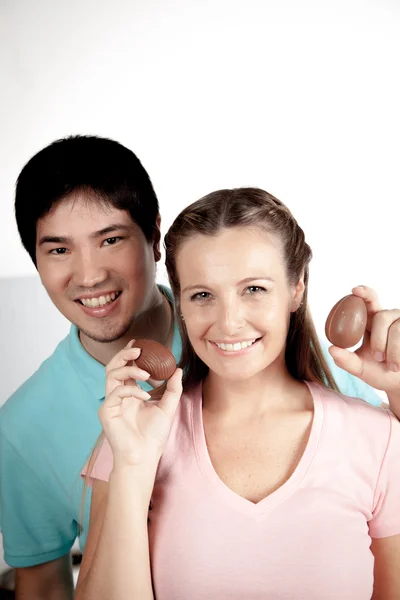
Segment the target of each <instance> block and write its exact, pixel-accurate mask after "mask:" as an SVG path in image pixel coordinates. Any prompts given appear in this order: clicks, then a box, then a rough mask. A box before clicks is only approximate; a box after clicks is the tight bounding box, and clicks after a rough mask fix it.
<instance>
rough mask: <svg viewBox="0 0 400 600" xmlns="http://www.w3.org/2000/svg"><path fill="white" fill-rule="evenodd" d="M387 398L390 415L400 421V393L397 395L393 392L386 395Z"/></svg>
mask: <svg viewBox="0 0 400 600" xmlns="http://www.w3.org/2000/svg"><path fill="white" fill-rule="evenodd" d="M387 397H388V400H389V405H390V409H391V411H392V413H393V414H394V415H395V416H396V417H397V419H398V420H399V421H400V391H399V393H397V394H395V393H394V392H392V393H388V395H387Z"/></svg>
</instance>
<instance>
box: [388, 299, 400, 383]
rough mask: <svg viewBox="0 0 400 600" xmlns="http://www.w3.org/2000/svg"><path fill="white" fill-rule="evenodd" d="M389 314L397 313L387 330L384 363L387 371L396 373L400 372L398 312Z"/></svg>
mask: <svg viewBox="0 0 400 600" xmlns="http://www.w3.org/2000/svg"><path fill="white" fill-rule="evenodd" d="M389 312H391V313H397V319H395V320H394V321H393V322H392V324H391V325H390V328H389V334H388V343H387V347H386V362H387V363H388V366H389V369H390V370H391V371H394V372H395V373H397V372H398V371H399V370H400V311H399V310H396V311H389Z"/></svg>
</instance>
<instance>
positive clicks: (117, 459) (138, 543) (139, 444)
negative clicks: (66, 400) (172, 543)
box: [75, 345, 182, 600]
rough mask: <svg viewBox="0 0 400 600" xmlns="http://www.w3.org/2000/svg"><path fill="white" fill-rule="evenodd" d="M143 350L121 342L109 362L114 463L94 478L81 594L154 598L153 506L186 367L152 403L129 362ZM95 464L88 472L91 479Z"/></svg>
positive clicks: (106, 415) (108, 417)
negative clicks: (150, 527)
mask: <svg viewBox="0 0 400 600" xmlns="http://www.w3.org/2000/svg"><path fill="white" fill-rule="evenodd" d="M128 346H129V345H128ZM139 352H140V351H139V350H138V349H132V348H129V347H126V348H124V350H121V352H119V353H118V354H117V355H116V356H115V357H114V358H113V359H112V361H111V362H110V364H109V365H108V366H107V369H106V372H107V382H106V399H105V400H104V402H103V405H102V406H101V408H100V410H99V416H100V421H101V423H102V426H103V430H104V433H105V436H106V439H107V442H108V444H109V449H110V452H112V461H111V462H112V470H111V474H110V469H111V467H110V466H109V467H108V468H107V472H106V473H105V472H104V469H103V471H102V475H101V477H100V479H102V480H103V479H107V478H108V476H109V483H107V482H105V481H100V480H99V477H98V478H97V479H95V480H94V485H93V494H92V505H91V514H90V523H89V533H88V540H87V545H86V549H85V552H84V555H83V561H82V565H81V571H80V575H79V580H78V586H77V590H76V596H75V599H76V600H110V599H111V598H112V600H154V596H153V589H152V580H151V570H150V553H149V540H148V530H147V519H148V507H149V503H150V498H151V494H152V491H153V486H154V481H155V476H156V471H157V467H158V463H159V460H160V457H161V455H162V452H163V449H164V446H165V443H166V441H167V438H168V435H169V431H170V428H171V424H172V419H173V416H174V414H175V411H176V408H177V406H178V402H179V399H180V396H181V393H182V383H181V379H182V371H181V370H180V369H177V370H176V372H175V374H174V375H173V376H172V377H171V378H170V379H169V380H168V383H167V387H166V390H165V392H164V394H163V396H162V398H161V399H160V400H159V401H158V402H154V401H152V402H149V401H148V400H149V399H150V396H149V394H147V393H146V392H144V391H143V390H141V389H140V388H139V387H138V386H137V385H136V383H135V382H134V380H135V379H137V378H139V377H140V378H142V379H144V378H147V377H148V374H147V376H146V374H144V373H143V371H140V369H138V367H136V365H133V366H127V364H128V362H129V361H132V360H135V359H136V358H137V357H138V356H139ZM121 382H122V385H121ZM125 382H127V383H125ZM132 382H133V383H132ZM124 383H125V385H124ZM129 384H130V385H129ZM100 456H101V452H100V453H99V454H98V455H97V458H96V461H97V460H99V462H100V464H101V459H100ZM102 464H103V465H104V463H102ZM96 466H97V463H96V465H95V467H96ZM94 471H95V469H93V470H92V471H90V472H87V473H86V475H87V476H88V477H89V478H90V476H91V474H94ZM97 472H98V473H99V472H100V471H97Z"/></svg>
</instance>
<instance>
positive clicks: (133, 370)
mask: <svg viewBox="0 0 400 600" xmlns="http://www.w3.org/2000/svg"><path fill="white" fill-rule="evenodd" d="M149 377H150V373H148V372H147V371H144V370H143V369H139V367H138V366H137V365H126V366H124V367H120V368H119V369H114V370H113V371H110V372H109V373H108V374H107V379H108V380H112V379H116V380H117V381H127V380H128V379H133V380H135V381H136V380H137V379H138V380H139V381H146V380H147V379H148V378H149Z"/></svg>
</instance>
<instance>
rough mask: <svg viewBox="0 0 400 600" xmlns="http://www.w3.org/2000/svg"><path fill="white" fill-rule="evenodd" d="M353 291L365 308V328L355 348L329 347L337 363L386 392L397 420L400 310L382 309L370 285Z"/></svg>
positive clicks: (399, 402)
mask: <svg viewBox="0 0 400 600" xmlns="http://www.w3.org/2000/svg"><path fill="white" fill-rule="evenodd" d="M352 293H353V294H354V295H355V296H359V297H360V298H362V299H363V300H364V302H365V305H366V307H367V315H368V318H367V328H366V331H365V335H364V339H363V343H362V345H361V346H360V347H359V348H358V349H357V350H356V351H355V352H350V351H349V350H343V349H342V348H338V347H337V346H331V347H330V348H329V352H330V354H331V356H332V358H333V360H334V361H335V363H336V365H337V366H338V367H340V368H341V369H344V370H345V371H347V372H348V373H351V375H355V376H356V377H358V378H359V379H362V381H365V383H367V384H368V385H370V386H372V387H374V388H376V389H378V390H383V391H384V392H386V394H387V396H388V399H389V403H390V408H391V409H392V411H393V412H394V414H395V415H396V416H397V418H398V419H400V309H393V310H383V309H382V308H381V306H380V303H379V299H378V295H377V293H376V292H375V290H373V289H372V288H369V287H366V286H358V287H355V288H353V290H352Z"/></svg>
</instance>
